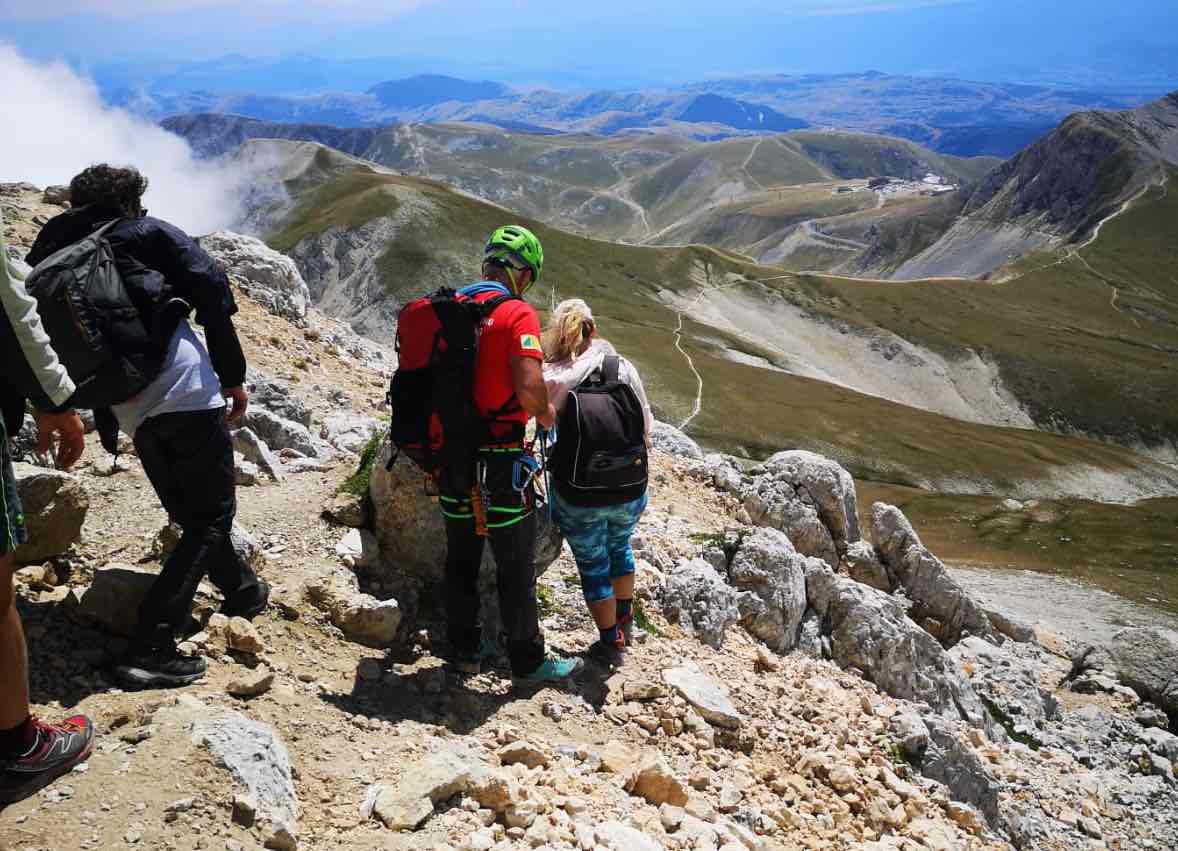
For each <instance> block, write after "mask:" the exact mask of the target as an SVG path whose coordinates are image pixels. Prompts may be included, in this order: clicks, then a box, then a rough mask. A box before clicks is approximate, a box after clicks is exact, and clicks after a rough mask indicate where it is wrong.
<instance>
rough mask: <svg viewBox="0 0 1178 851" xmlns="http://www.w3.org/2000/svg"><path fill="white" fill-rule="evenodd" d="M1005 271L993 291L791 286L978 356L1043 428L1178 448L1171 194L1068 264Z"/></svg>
mask: <svg viewBox="0 0 1178 851" xmlns="http://www.w3.org/2000/svg"><path fill="white" fill-rule="evenodd" d="M1176 173H1178V172H1176ZM1171 185H1174V184H1173V183H1172V184H1171ZM1016 268H1017V271H1018V272H1019V274H1020V276H1019V277H1016V278H1014V279H1013V280H1009V281H1007V282H1006V283H1000V284H987V283H980V282H979V283H964V282H953V281H950V282H933V283H928V282H920V281H917V282H911V283H908V282H906V283H894V284H888V285H886V286H879V285H872V284H869V283H858V282H853V281H846V280H835V279H828V278H821V277H811V278H804V279H800V283H799V287H800V289H801V290H802V291H803V292H805V293H806V294H807V295H808V296H809V297H810V298H812V299H813V300H814V302H815V303H817V304H821V305H824V306H825V307H826V308H827V309H829V310H831V311H832V312H834V313H837V315H839V316H842V317H845V318H849V319H852V320H854V321H856V322H859V323H863V324H866V325H873V326H879V327H883V328H887V329H889V330H891V331H893V332H895V333H896V334H899V335H900V336H902V337H904V338H906V339H908V340H911V341H913V342H917V343H920V344H923V345H926V346H929V347H931V348H933V349H934V350H936V351H939V352H942V353H945V354H949V355H952V354H953V353H955V352H959V351H961V350H962V349H963V348H964V347H970V348H973V349H975V350H977V351H979V352H985V353H987V354H988V355H989V356H990V357H991V358H993V359H994V360H995V361H996V362H997V363H998V364H999V366H1000V368H1001V373H1002V378H1003V381H1004V382H1005V383H1006V384H1007V386H1008V387H1010V388H1011V389H1012V390H1013V391H1014V392H1015V394H1016V395H1017V396H1018V397H1019V399H1020V400H1022V402H1023V404H1024V405H1025V406H1026V407H1027V408H1028V409H1029V410H1030V411H1031V412H1032V415H1033V416H1034V417H1035V419H1036V421H1038V422H1040V423H1042V424H1055V425H1057V426H1058V427H1060V428H1063V429H1068V428H1071V429H1076V430H1080V431H1083V432H1085V433H1088V434H1093V435H1099V436H1103V437H1107V438H1109V439H1114V440H1120V441H1132V440H1134V439H1138V440H1141V441H1143V442H1145V443H1151V444H1152V443H1158V442H1160V441H1164V440H1168V441H1171V442H1178V277H1176V276H1175V270H1176V269H1178V192H1170V191H1168V187H1167V188H1165V189H1163V188H1155V189H1152V190H1151V191H1150V192H1149V193H1148V194H1147V195H1146V196H1145V197H1144V198H1142V199H1141V200H1140V201H1139V202H1138V203H1137V204H1136V205H1134V206H1133V207H1132V208H1131V209H1130V210H1129V211H1128V212H1127V213H1126V214H1124V215H1123V216H1121V217H1120V218H1117V219H1114V220H1112V221H1111V222H1109V223H1108V224H1106V225H1105V226H1104V229H1103V230H1102V231H1101V235H1100V238H1099V240H1097V241H1096V242H1095V243H1094V244H1093V245H1091V246H1090V247H1088V248H1084V249H1081V250H1080V251H1079V254H1078V256H1073V257H1070V258H1069V259H1066V260H1064V261H1063V262H1060V261H1059V259H1058V258H1056V257H1048V256H1036V257H1028V258H1026V259H1024V260H1023V261H1022V262H1021V263H1020V264H1019V265H1018V267H1016Z"/></svg>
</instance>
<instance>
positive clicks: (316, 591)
mask: <svg viewBox="0 0 1178 851" xmlns="http://www.w3.org/2000/svg"><path fill="white" fill-rule="evenodd" d="M306 594H307V598H308V599H309V600H310V602H311V604H312V605H314V606H315V607H316V608H317V609H319V610H320V611H322V612H323V613H324V614H326V615H327V616H328V618H330V620H331V622H332V623H333V624H335V625H336V626H337V627H339V629H340V631H341V632H343V634H344V635H345V636H346V637H347V638H349V639H350V640H352V641H355V642H356V643H358V644H364V645H366V646H369V647H377V648H383V647H388V646H389V645H390V644H392V643H393V642H394V641H395V640H396V638H397V634H398V631H399V630H400V628H401V623H402V621H403V619H404V611H403V609H402V607H401V605H400V603H399V602H398V601H397V600H395V599H392V598H389V599H383V600H381V599H378V598H376V597H373V596H372V595H370V594H365V593H363V592H361V591H360V586H359V583H358V582H357V580H356V577H355V575H354V574H353V573H351V572H350V571H347V570H342V569H340V570H335V571H331V572H329V573H325V574H321V575H319V576H317V577H315V578H313V579H311V580H310V581H308V582H307V584H306Z"/></svg>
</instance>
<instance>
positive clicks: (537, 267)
mask: <svg viewBox="0 0 1178 851" xmlns="http://www.w3.org/2000/svg"><path fill="white" fill-rule="evenodd" d="M487 261H491V262H493V263H498V264H500V265H503V266H507V267H508V268H514V269H516V270H519V271H522V270H523V269H525V268H527V269H531V270H532V284H535V283H537V282H538V281H539V280H540V275H541V273H542V272H543V271H544V248H543V247H542V246H541V245H540V240H538V239H536V235H535V234H534V233H532V232H531V231H530V230H528V229H527V228H525V227H522V226H521V225H504V226H503V227H501V228H498V229H497V230H496V231H495V232H494V233H492V234H491V236H490V237H489V238H488V239H487V245H486V248H484V249H483V262H484V263H485V262H487ZM514 277H515V276H514V275H513V276H512V279H513V280H514ZM516 294H517V295H521V296H522V295H523V293H522V292H520V293H516Z"/></svg>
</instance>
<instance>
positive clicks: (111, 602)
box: [77, 564, 159, 635]
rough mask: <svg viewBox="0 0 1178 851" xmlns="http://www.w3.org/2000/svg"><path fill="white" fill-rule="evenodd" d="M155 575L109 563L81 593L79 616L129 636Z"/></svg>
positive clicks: (96, 573)
mask: <svg viewBox="0 0 1178 851" xmlns="http://www.w3.org/2000/svg"><path fill="white" fill-rule="evenodd" d="M158 575H159V574H158V572H156V571H154V570H148V569H146V568H142V567H136V566H133V565H129V564H110V565H107V566H106V567H104V568H102V569H101V570H96V571H95V572H94V580H93V581H92V582H91V583H90V587H89V588H87V589H86V591H85V592H84V593H83V594H82V596H81V600H80V605H79V607H78V610H77V612H78V614H79V615H80V616H81V617H82V619H83V620H87V621H90V622H93V623H96V624H99V625H100V626H102V627H103V628H105V629H107V630H108V631H110V632H113V633H115V634H116V635H131V634H132V633H133V632H134V630H135V626H136V624H137V623H138V621H139V605H140V604H141V603H142V602H143V598H144V597H146V596H147V592H148V589H150V588H151V586H152V584H153V583H154V582H155V580H156V577H157V576H158Z"/></svg>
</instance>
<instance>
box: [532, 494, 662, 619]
mask: <svg viewBox="0 0 1178 851" xmlns="http://www.w3.org/2000/svg"><path fill="white" fill-rule="evenodd" d="M648 498H649V497H648V495H647V494H643V495H642V496H640V497H639V498H638V499H636V500H633V501H632V502H624V503H622V504H621V505H606V506H600V507H596V508H584V507H582V506H578V505H570V504H569V503H568V502H566V501H565V500H563V499H561V498H560V494H558V493H556V492H555V489H554V490H553V493H552V496H551V499H552V510H553V516H554V517H555V519H556V525H557V526H558V527H560V532H561V534H562V535H564V538H565V540H566V541H568V542H569V548H570V549H571V550H572V551H573V558H575V559H576V561H577V570H579V571H580V573H581V591H582V592H583V593H584V594H585V599H586V600H587V601H589V602H590V603H598V602H601V601H602V600H608V599H609V598H610V597H612V596H613V593H614V589H613V580H615V579H621V578H622V577H624V576H629V575H631V574H632V573H634V551H633V550H632V549H631V548H630V535H631V534H633V532H634V527H635V526H637V525H638V520H639V518H641V517H642V512H643V511H645V510H646V504H647V501H648Z"/></svg>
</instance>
